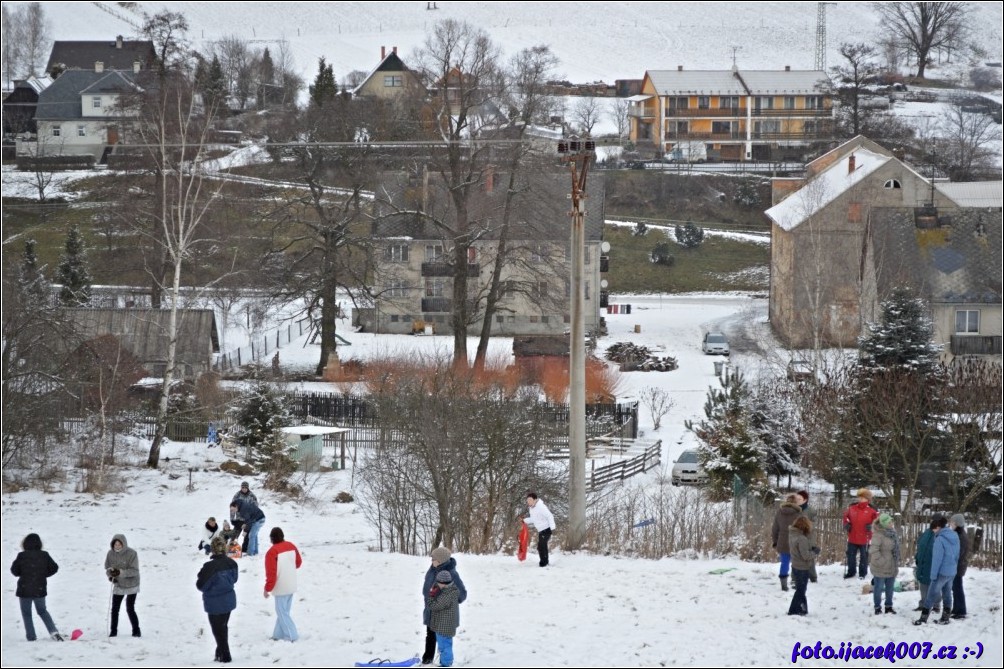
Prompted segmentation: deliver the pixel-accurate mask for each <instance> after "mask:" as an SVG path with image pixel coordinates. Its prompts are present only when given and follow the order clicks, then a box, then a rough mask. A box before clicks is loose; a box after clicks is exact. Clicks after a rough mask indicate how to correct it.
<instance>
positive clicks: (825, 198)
mask: <svg viewBox="0 0 1004 669" xmlns="http://www.w3.org/2000/svg"><path fill="white" fill-rule="evenodd" d="M851 155H853V156H854V159H855V167H854V171H853V172H850V173H848V171H847V164H848V160H849V159H841V160H838V161H837V162H835V163H834V164H833V165H831V166H830V167H828V168H827V169H825V170H823V171H822V172H820V173H819V174H817V175H816V177H815V178H814V179H811V180H810V181H809V182H808V183H806V184H805V185H804V186H802V187H801V188H800V189H798V190H797V191H795V192H794V193H792V194H791V195H789V196H788V197H787V198H785V199H784V200H781V202H779V203H778V204H776V205H774V206H773V207H771V208H770V209H768V210H767V211H766V212H765V213H766V214H767V216H769V217H770V219H771V220H772V221H774V222H775V223H777V224H778V225H779V226H780V227H781V228H782V229H783V230H793V229H794V228H796V227H797V226H798V224H799V223H801V222H802V221H804V220H806V219H807V218H809V217H811V216H813V215H815V214H816V213H817V212H819V211H820V210H821V209H823V208H824V207H826V205H828V204H829V203H831V202H833V200H835V199H836V198H837V197H838V196H839V195H840V194H841V193H844V192H846V191H847V190H848V189H850V188H852V187H853V186H855V185H856V184H858V183H860V182H861V181H862V180H863V179H865V178H866V177H867V176H868V175H870V174H871V173H872V172H874V171H875V170H877V169H879V168H880V167H882V166H883V165H885V164H886V163H888V162H889V161H890V160H893V159H892V158H891V157H890V156H883V155H881V154H878V153H873V152H871V151H869V150H867V149H858V150H857V151H855V152H854V153H852V154H851Z"/></svg>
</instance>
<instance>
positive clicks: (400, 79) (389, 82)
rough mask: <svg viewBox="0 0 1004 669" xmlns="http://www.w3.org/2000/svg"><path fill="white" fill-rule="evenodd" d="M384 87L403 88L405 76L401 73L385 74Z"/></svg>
mask: <svg viewBox="0 0 1004 669" xmlns="http://www.w3.org/2000/svg"><path fill="white" fill-rule="evenodd" d="M383 85H384V88H403V87H404V76H403V75H400V74H385V75H384V77H383Z"/></svg>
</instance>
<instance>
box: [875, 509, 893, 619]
mask: <svg viewBox="0 0 1004 669" xmlns="http://www.w3.org/2000/svg"><path fill="white" fill-rule="evenodd" d="M869 552H870V554H871V562H870V567H871V570H872V577H873V578H872V585H873V586H874V590H873V591H872V599H873V600H874V603H875V615H879V614H881V613H882V606H881V604H882V591H883V590H884V591H885V612H886V613H896V611H895V609H893V608H892V591H893V586H894V585H895V583H896V576H897V575H898V574H899V536H897V534H896V528H895V527H894V526H893V522H892V516H890V515H889V514H888V513H883V514H881V515H880V516H879V518H878V530H877V531H876V532H875V534H873V535H872V543H871V550H870V551H869Z"/></svg>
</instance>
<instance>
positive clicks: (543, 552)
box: [523, 491, 554, 567]
mask: <svg viewBox="0 0 1004 669" xmlns="http://www.w3.org/2000/svg"><path fill="white" fill-rule="evenodd" d="M526 506H527V508H528V510H529V511H530V515H529V516H527V517H526V518H524V519H523V522H524V523H526V524H527V525H533V528H534V529H535V530H537V554H538V555H540V566H541V567H546V566H547V565H548V559H547V542H548V540H549V539H550V538H551V532H552V531H553V530H554V514H552V513H551V510H550V509H548V508H547V505H546V504H544V500H542V499H540V498H539V497H537V493H535V492H532V491H531V492H528V493H526Z"/></svg>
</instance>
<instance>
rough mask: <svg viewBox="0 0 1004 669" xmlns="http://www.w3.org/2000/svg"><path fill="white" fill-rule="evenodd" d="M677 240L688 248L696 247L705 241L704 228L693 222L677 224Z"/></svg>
mask: <svg viewBox="0 0 1004 669" xmlns="http://www.w3.org/2000/svg"><path fill="white" fill-rule="evenodd" d="M675 232H676V241H677V242H679V243H680V245H681V246H683V247H684V248H688V249H696V248H697V247H698V246H700V245H701V242H703V241H704V228H699V227H697V226H696V225H694V224H693V223H687V224H686V225H683V226H680V225H679V224H678V225H677V226H676V230H675Z"/></svg>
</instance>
